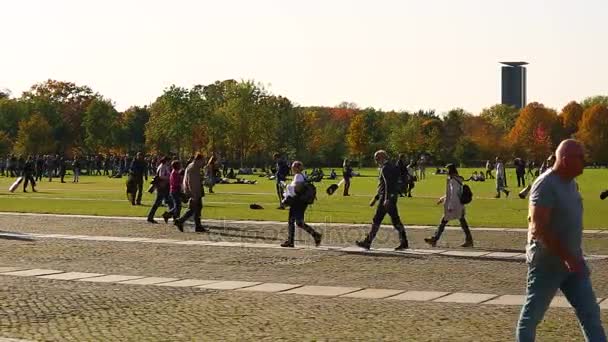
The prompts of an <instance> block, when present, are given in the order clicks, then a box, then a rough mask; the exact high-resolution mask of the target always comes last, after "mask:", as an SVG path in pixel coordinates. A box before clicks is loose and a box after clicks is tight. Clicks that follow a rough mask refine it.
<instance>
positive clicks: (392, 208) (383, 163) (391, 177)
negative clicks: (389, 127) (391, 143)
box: [356, 150, 408, 251]
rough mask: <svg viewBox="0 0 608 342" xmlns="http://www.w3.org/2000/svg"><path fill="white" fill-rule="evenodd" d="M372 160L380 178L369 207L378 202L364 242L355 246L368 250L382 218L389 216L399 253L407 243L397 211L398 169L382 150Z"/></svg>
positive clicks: (358, 242)
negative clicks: (378, 170)
mask: <svg viewBox="0 0 608 342" xmlns="http://www.w3.org/2000/svg"><path fill="white" fill-rule="evenodd" d="M374 160H375V161H376V162H377V163H378V165H379V166H380V177H379V180H378V194H377V195H376V197H374V199H373V200H372V201H371V202H370V206H374V204H375V203H376V201H378V207H377V208H376V214H375V215H374V218H373V221H372V228H371V230H370V232H369V234H367V237H366V238H365V240H363V241H356V244H357V246H359V247H361V248H365V249H370V247H371V245H372V242H373V241H374V238H375V237H376V234H377V233H378V230H379V229H380V224H381V223H382V220H383V219H384V216H386V214H389V216H390V217H391V221H392V223H393V227H395V229H396V230H397V232H398V233H399V242H400V244H399V246H397V247H396V248H395V250H397V251H401V250H404V249H407V248H408V241H407V236H406V233H405V227H404V226H403V223H401V219H400V218H399V211H398V209H397V198H398V197H399V189H398V184H399V169H398V168H397V167H396V166H395V165H393V164H392V163H391V162H390V161H389V160H388V154H387V153H386V151H384V150H379V151H376V153H374Z"/></svg>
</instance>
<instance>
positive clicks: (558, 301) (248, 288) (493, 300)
mask: <svg viewBox="0 0 608 342" xmlns="http://www.w3.org/2000/svg"><path fill="white" fill-rule="evenodd" d="M3 276H4V277H7V276H8V277H36V278H40V279H49V280H62V281H80V282H92V283H113V284H122V285H139V286H168V287H180V288H181V287H189V288H197V289H198V288H200V289H209V290H224V291H245V292H263V293H273V294H294V295H306V296H320V297H343V298H353V299H373V300H402V301H414V302H428V301H432V302H436V303H458V304H471V305H481V304H483V305H515V306H521V305H523V303H524V299H525V298H524V296H523V295H501V296H499V295H496V294H489V293H467V292H456V293H450V292H439V291H406V290H398V289H378V288H364V287H352V286H348V287H346V286H318V285H312V286H311V285H304V284H286V283H264V282H259V281H243V280H220V279H178V278H168V277H157V276H155V277H146V276H133V275H122V274H101V273H89V272H65V271H61V270H49V269H23V268H20V267H11V266H6V265H0V277H3ZM598 302H599V303H600V307H601V308H602V309H603V310H606V309H608V300H606V301H605V300H604V298H598ZM604 302H605V303H604ZM551 307H558V308H568V307H570V304H569V303H568V301H567V300H566V298H565V297H562V296H556V297H555V299H554V300H553V302H552V303H551Z"/></svg>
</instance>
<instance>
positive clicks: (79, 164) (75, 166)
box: [72, 156, 82, 183]
mask: <svg viewBox="0 0 608 342" xmlns="http://www.w3.org/2000/svg"><path fill="white" fill-rule="evenodd" d="M81 167H82V161H80V157H78V156H76V157H74V161H73V162H72V171H74V180H73V181H72V183H78V181H79V180H80V168H81Z"/></svg>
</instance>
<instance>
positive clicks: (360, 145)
mask: <svg viewBox="0 0 608 342" xmlns="http://www.w3.org/2000/svg"><path fill="white" fill-rule="evenodd" d="M366 132H367V125H366V123H365V117H364V116H363V114H358V115H355V116H354V117H353V119H352V120H351V122H350V126H348V132H347V133H346V142H347V145H348V152H349V153H350V154H351V155H353V156H357V158H359V162H361V157H362V156H363V154H365V153H366V152H367V150H368V145H369V138H368V135H367V134H366Z"/></svg>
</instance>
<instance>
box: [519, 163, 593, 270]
mask: <svg viewBox="0 0 608 342" xmlns="http://www.w3.org/2000/svg"><path fill="white" fill-rule="evenodd" d="M530 205H533V206H539V207H545V208H550V209H551V217H550V222H549V226H548V227H547V228H548V229H549V232H550V233H551V234H552V235H553V236H554V237H555V238H557V239H558V240H559V241H560V243H561V244H562V246H563V247H564V248H565V249H566V251H568V253H569V254H570V255H573V256H576V257H579V258H582V257H583V251H582V247H581V245H582V239H583V202H582V198H581V195H580V193H579V191H578V186H577V184H576V182H575V181H574V180H570V181H564V180H563V179H562V178H561V177H560V176H559V175H557V173H555V172H554V171H553V170H552V169H550V170H549V171H547V172H545V173H543V174H542V175H541V176H540V177H538V178H537V179H536V181H535V182H534V184H533V185H532V189H531V191H530ZM531 234H532V233H531V232H530V231H529V232H528V241H529V242H530V246H529V251H528V252H529V255H528V257H529V260H538V261H541V262H542V261H547V262H551V263H559V264H561V261H560V259H559V257H558V256H557V255H553V254H550V253H549V252H548V251H547V250H545V249H544V248H543V247H542V246H541V245H540V244H539V243H538V241H534V240H533V237H532V236H531ZM530 254H531V255H530ZM535 254H536V255H535Z"/></svg>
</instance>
